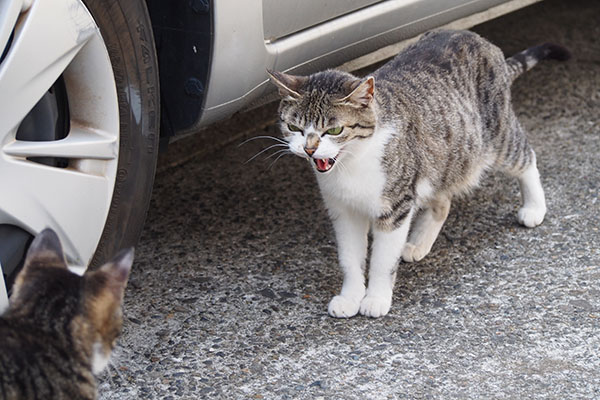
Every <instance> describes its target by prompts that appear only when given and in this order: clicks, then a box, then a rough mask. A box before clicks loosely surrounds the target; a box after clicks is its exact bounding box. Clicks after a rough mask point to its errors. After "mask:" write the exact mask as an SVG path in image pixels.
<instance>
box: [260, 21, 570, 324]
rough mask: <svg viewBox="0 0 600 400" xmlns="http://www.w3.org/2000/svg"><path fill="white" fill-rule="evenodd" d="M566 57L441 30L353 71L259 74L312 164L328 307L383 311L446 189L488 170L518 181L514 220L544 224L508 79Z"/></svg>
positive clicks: (447, 195)
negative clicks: (336, 274) (333, 254)
mask: <svg viewBox="0 0 600 400" xmlns="http://www.w3.org/2000/svg"><path fill="white" fill-rule="evenodd" d="M569 57H570V54H569V52H568V51H567V50H566V49H564V48H563V47H561V46H558V45H555V44H550V43H546V44H543V45H539V46H535V47H532V48H529V49H527V50H525V51H523V52H521V53H518V54H516V55H514V56H513V57H510V58H508V59H505V58H504V56H503V54H502V51H501V50H500V49H499V48H498V47H496V46H495V45H493V44H492V43H490V42H489V41H487V40H485V39H483V38H482V37H480V36H479V35H477V34H476V33H473V32H470V31H450V30H441V31H432V32H428V33H426V34H424V35H423V36H422V37H421V38H420V39H419V40H418V41H417V42H416V43H414V44H413V45H411V46H409V47H407V48H406V49H405V50H404V51H402V52H401V53H399V54H398V55H397V56H396V57H395V58H393V59H392V60H391V61H389V62H387V63H386V64H385V65H383V66H382V67H380V68H379V69H377V70H376V71H375V72H373V74H372V75H370V76H367V77H366V78H362V79H361V78H358V77H355V76H353V75H351V74H349V73H346V72H342V71H337V70H327V71H323V72H318V73H315V74H312V75H310V76H295V75H289V74H285V73H282V72H276V71H267V72H268V73H269V76H270V79H271V82H273V83H274V84H275V85H276V86H277V88H278V89H279V94H280V96H281V97H282V99H281V102H280V105H279V118H280V129H281V131H282V134H283V138H284V139H285V141H286V142H287V146H288V149H289V151H290V152H291V153H293V154H295V155H298V156H300V157H303V158H306V159H308V160H309V161H310V163H311V164H312V166H313V169H314V171H315V173H316V177H317V182H318V186H319V189H320V192H321V195H322V198H323V200H324V203H325V206H326V209H327V211H328V214H329V216H330V218H331V220H332V223H333V227H334V231H335V236H336V241H337V246H338V259H339V264H340V266H341V269H342V272H343V284H342V288H341V291H340V293H339V295H337V296H335V297H333V298H332V299H331V301H330V302H329V306H328V312H329V314H330V315H331V316H333V317H338V318H349V317H352V316H354V315H356V314H358V313H359V312H360V313H361V314H363V315H365V316H368V317H374V318H376V317H381V316H384V315H386V314H387V313H388V312H389V310H390V307H391V304H392V292H393V286H394V281H395V278H396V268H397V264H398V262H399V261H400V258H402V259H403V260H404V261H405V262H413V261H418V260H421V259H422V258H423V257H424V256H425V255H426V254H427V253H429V251H430V250H431V247H432V245H433V243H434V241H435V239H436V237H437V235H438V233H439V232H440V229H441V227H442V225H443V223H444V221H445V220H446V217H447V216H448V212H449V209H450V202H451V200H452V198H453V197H455V196H457V195H460V194H464V193H467V192H469V191H470V190H472V189H473V188H474V187H476V186H477V184H478V182H479V180H480V178H481V176H482V174H483V173H484V172H485V171H486V170H488V169H492V168H493V169H498V170H502V171H504V172H506V173H508V174H510V175H511V176H514V177H516V178H517V180H518V182H519V185H520V189H521V196H522V201H523V205H522V207H521V208H520V210H519V212H518V215H517V217H518V221H519V222H520V223H521V224H522V225H524V226H526V227H535V226H537V225H539V224H541V223H542V221H543V219H544V216H545V214H546V202H545V197H544V191H543V189H542V185H541V182H540V177H539V173H538V169H537V166H536V156H535V153H534V151H533V149H532V148H531V147H530V145H529V144H528V141H527V137H526V136H525V133H524V131H523V128H522V127H521V125H520V124H519V121H518V120H517V118H516V116H515V113H514V111H513V108H512V105H511V95H510V86H511V83H512V82H513V81H514V80H515V79H516V78H517V77H518V76H519V75H520V74H522V73H523V72H525V71H526V70H529V69H530V68H532V67H533V66H534V65H535V64H537V63H538V61H540V60H543V59H556V60H567V59H568V58H569ZM409 228H410V230H409ZM369 231H371V232H372V239H373V243H372V247H371V257H370V268H369V273H368V287H366V286H365V276H364V275H365V269H366V258H367V251H368V233H369Z"/></svg>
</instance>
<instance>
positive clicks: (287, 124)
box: [268, 70, 376, 173]
mask: <svg viewBox="0 0 600 400" xmlns="http://www.w3.org/2000/svg"><path fill="white" fill-rule="evenodd" d="M268 73H269V75H270V77H271V82H273V84H275V86H277V88H278V89H279V94H280V95H281V97H282V99H281V103H280V105H279V117H280V120H281V131H282V133H283V137H284V139H285V140H286V141H287V142H288V145H289V149H290V151H291V152H292V153H294V154H296V155H297V156H300V157H303V158H306V159H308V160H310V161H311V163H312V164H313V166H314V168H315V170H316V171H318V172H321V173H324V172H329V171H331V169H332V168H333V166H334V164H335V162H336V161H338V160H341V159H342V158H343V157H345V156H346V155H347V154H352V153H353V152H352V146H353V145H354V144H355V143H357V142H358V139H364V138H367V137H370V136H371V135H372V134H373V132H374V130H375V124H376V115H375V110H374V104H373V103H374V101H373V97H374V91H375V81H374V78H373V77H367V78H364V79H361V78H357V77H355V76H353V75H351V74H349V73H346V72H341V71H335V70H328V71H323V72H318V73H316V74H313V75H310V76H295V75H289V74H284V73H282V72H276V71H268Z"/></svg>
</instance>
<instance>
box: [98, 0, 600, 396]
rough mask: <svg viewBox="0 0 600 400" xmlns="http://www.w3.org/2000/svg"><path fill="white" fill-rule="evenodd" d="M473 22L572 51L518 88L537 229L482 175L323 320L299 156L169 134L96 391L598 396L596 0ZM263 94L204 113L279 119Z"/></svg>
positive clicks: (319, 228)
mask: <svg viewBox="0 0 600 400" xmlns="http://www.w3.org/2000/svg"><path fill="white" fill-rule="evenodd" d="M474 30H475V31H477V32H479V33H480V34H482V35H483V36H484V37H487V38H488V39H490V40H491V41H493V42H494V43H496V44H497V45H499V46H500V47H501V48H502V49H503V50H505V52H506V53H507V55H510V54H512V53H515V52H518V51H520V50H523V49H525V48H527V47H529V46H532V45H534V44H538V43H541V42H546V41H553V42H556V43H560V44H562V45H564V46H566V47H568V48H569V49H570V50H571V51H572V53H573V59H572V60H571V61H569V62H567V63H562V64H561V63H556V62H547V63H543V64H540V65H538V66H537V67H536V68H535V69H534V70H532V71H530V72H528V73H527V74H526V75H524V76H522V77H521V78H519V79H518V80H517V81H516V82H515V84H514V85H513V98H514V106H515V109H516V112H517V114H518V116H519V118H520V120H521V122H522V124H523V125H524V127H525V128H526V129H527V130H528V132H529V138H530V142H531V143H532V145H533V147H534V148H535V149H536V152H537V156H538V167H539V170H540V173H541V177H542V183H543V185H544V188H545V191H546V198H547V202H548V214H547V216H546V219H545V221H544V223H543V224H542V225H541V226H539V227H537V228H535V229H526V228H523V227H521V226H520V225H519V224H518V223H517V220H516V213H517V210H518V207H519V201H520V196H519V192H518V185H517V184H516V182H515V181H514V180H512V179H510V178H508V177H506V176H504V175H500V174H491V175H490V176H488V177H487V178H486V179H484V180H483V183H482V185H481V188H480V189H478V190H476V191H475V192H474V193H473V195H472V196H470V197H467V198H464V199H461V200H458V201H455V202H454V203H453V206H452V210H451V212H450V216H449V217H448V220H447V222H446V224H445V226H444V228H443V230H442V233H441V235H440V237H439V238H438V240H437V242H436V243H435V245H434V247H433V250H432V252H431V253H430V254H429V255H428V256H427V257H426V258H425V259H424V260H423V261H421V262H418V263H413V264H405V263H403V264H401V265H400V267H399V271H398V278H397V283H396V288H395V292H394V303H393V305H392V309H391V311H390V313H389V314H388V315H387V316H386V317H384V318H381V319H369V318H365V317H362V316H357V317H354V318H352V319H348V320H338V319H334V318H331V317H329V316H328V315H327V304H328V301H329V300H330V298H331V297H332V296H333V295H334V294H336V292H337V291H338V290H339V288H340V285H341V274H340V272H339V270H338V267H337V261H336V246H335V242H334V237H333V231H332V228H331V224H330V222H329V220H328V218H327V215H326V212H325V210H324V208H323V205H322V204H321V201H320V198H319V193H318V189H317V186H316V182H315V179H314V177H313V175H312V171H311V170H310V168H309V166H308V165H307V164H306V162H305V161H304V160H301V159H298V158H294V157H292V156H287V157H283V158H281V159H280V160H278V161H277V162H275V163H273V162H274V157H272V158H268V159H266V160H264V157H262V156H261V157H258V158H257V159H255V160H253V161H252V162H249V163H246V161H247V160H248V159H250V158H251V157H252V156H253V155H254V154H256V153H257V152H259V151H260V150H261V149H263V148H265V147H266V146H267V145H268V144H269V142H268V141H260V140H256V141H252V142H250V143H248V144H245V145H243V146H239V143H240V142H241V140H236V143H233V144H231V145H229V146H227V147H225V148H222V149H219V150H215V151H211V153H210V155H208V156H201V154H202V150H201V149H196V150H194V149H193V148H190V146H189V145H186V144H185V143H184V142H183V141H182V143H183V144H179V145H178V144H177V143H176V144H175V145H174V146H173V148H172V149H170V151H169V152H168V153H167V156H166V157H163V159H162V160H161V165H160V167H159V173H158V175H157V177H156V184H155V190H154V194H153V199H152V203H151V208H150V211H149V215H148V221H147V224H146V226H145V229H144V233H143V235H142V239H141V241H140V243H139V246H138V248H137V250H136V262H135V264H134V267H133V272H132V276H131V280H130V284H129V286H128V289H127V293H126V298H125V305H124V313H125V325H124V330H123V334H122V337H121V339H120V346H119V350H118V353H117V354H116V357H115V358H114V359H113V365H112V367H111V368H110V369H109V370H108V371H107V372H105V373H104V374H103V375H102V376H101V377H100V398H101V399H129V398H131V399H203V398H208V399H210V398H215V399H316V398H323V399H404V398H406V399H421V398H434V399H438V398H441V399H448V398H483V399H507V398H509V399H523V398H528V399H529V398H551V399H571V398H578V399H581V398H587V399H592V398H596V399H597V398H600V352H599V348H600V285H599V283H600V232H599V227H600V213H599V211H600V201H599V197H600V190H599V187H600V112H599V110H600V3H598V2H597V1H595V0H575V1H569V2H563V1H554V0H548V1H543V2H541V3H538V4H536V5H534V6H531V7H528V8H526V9H523V10H520V11H518V12H515V13H513V14H510V15H507V16H505V17H502V18H499V19H496V20H494V21H491V22H488V23H485V24H482V25H480V26H477V27H475V28H474ZM269 107H270V108H269ZM269 107H267V108H265V109H262V111H256V112H254V113H253V115H254V116H256V115H257V113H261V112H262V113H263V114H264V115H265V117H264V118H263V119H262V120H260V119H259V120H258V121H256V120H253V121H252V124H251V125H248V119H246V118H245V117H243V118H241V119H238V122H237V123H236V122H231V121H229V122H225V123H223V124H220V125H218V126H216V127H212V128H211V129H215V130H217V131H218V130H223V134H228V133H229V134H232V135H237V136H235V137H239V136H240V135H241V134H243V135H242V136H247V137H254V136H259V135H277V134H278V132H277V129H276V127H275V126H274V125H273V123H272V119H273V118H274V117H275V115H274V114H272V113H274V107H273V106H269ZM265 110H267V111H265ZM236 124H237V125H236ZM183 153H185V154H188V156H187V157H182V156H181V154H183ZM190 154H191V155H192V156H189V155H190ZM194 155H195V156H194Z"/></svg>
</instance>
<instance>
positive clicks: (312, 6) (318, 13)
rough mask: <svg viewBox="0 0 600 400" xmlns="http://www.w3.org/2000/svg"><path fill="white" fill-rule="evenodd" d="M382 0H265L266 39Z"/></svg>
mask: <svg viewBox="0 0 600 400" xmlns="http://www.w3.org/2000/svg"><path fill="white" fill-rule="evenodd" d="M380 1H381V0H344V1H323V0H302V1H298V0H263V1H262V15H263V32H264V39H265V41H267V42H272V41H275V40H277V39H280V38H282V37H284V36H288V35H290V34H293V33H296V32H299V31H302V30H304V29H307V28H310V27H312V26H315V25H318V24H320V23H323V22H325V21H328V20H331V19H334V18H338V17H340V16H342V15H345V14H348V13H350V12H353V11H357V10H359V9H361V8H363V7H366V6H369V5H372V4H375V3H378V2H380Z"/></svg>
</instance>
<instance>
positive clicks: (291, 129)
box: [288, 124, 302, 132]
mask: <svg viewBox="0 0 600 400" xmlns="http://www.w3.org/2000/svg"><path fill="white" fill-rule="evenodd" d="M288 129H289V130H290V131H292V132H302V129H300V128H298V127H297V126H296V125H294V124H288Z"/></svg>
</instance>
